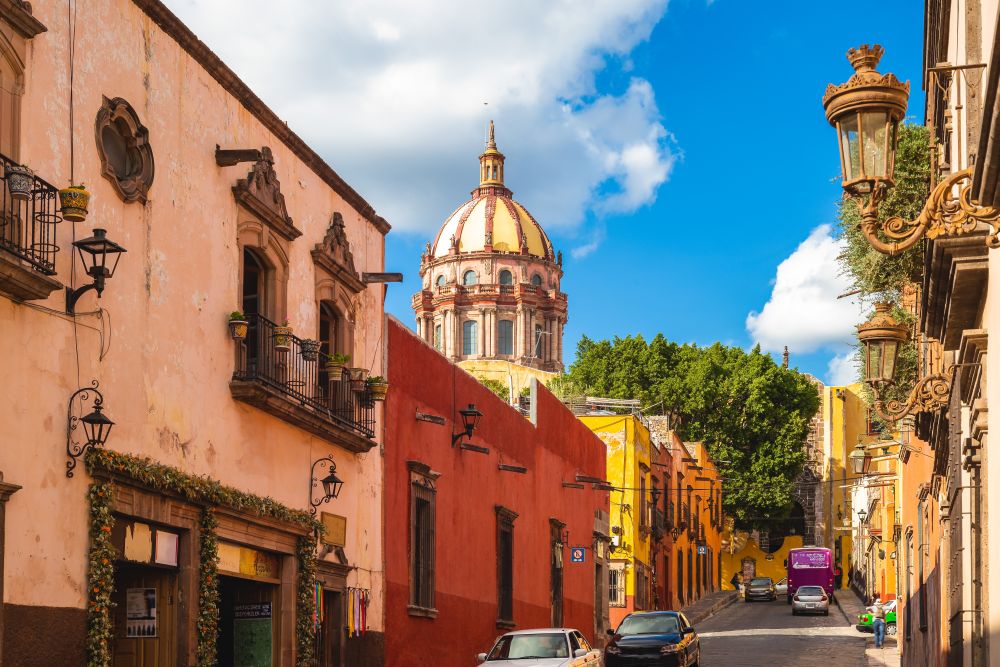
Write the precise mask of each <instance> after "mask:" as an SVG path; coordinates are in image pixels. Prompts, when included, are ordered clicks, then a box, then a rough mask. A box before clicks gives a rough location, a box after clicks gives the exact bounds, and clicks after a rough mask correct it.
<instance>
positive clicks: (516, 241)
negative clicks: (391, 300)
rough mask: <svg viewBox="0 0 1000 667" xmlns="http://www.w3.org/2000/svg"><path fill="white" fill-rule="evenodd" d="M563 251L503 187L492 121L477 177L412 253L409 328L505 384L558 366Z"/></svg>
mask: <svg viewBox="0 0 1000 667" xmlns="http://www.w3.org/2000/svg"><path fill="white" fill-rule="evenodd" d="M562 275H563V272H562V253H561V252H560V253H556V252H555V251H554V250H553V248H552V242H551V241H550V240H549V238H548V236H547V235H546V234H545V230H544V229H542V226H541V225H540V224H538V222H537V221H536V220H535V218H534V217H532V215H531V214H530V213H529V212H528V210H527V209H526V208H525V207H524V206H523V205H521V204H520V203H519V202H517V201H515V200H514V199H513V194H512V193H511V191H510V190H509V189H508V188H507V187H506V186H505V185H504V155H503V153H501V152H500V151H499V150H498V149H497V144H496V139H495V136H494V129H493V123H492V122H490V131H489V140H488V141H487V144H486V149H485V150H484V151H483V153H482V154H481V155H480V156H479V185H478V187H476V188H475V189H474V190H473V191H472V197H471V199H469V200H468V201H466V202H465V203H464V204H462V205H461V206H459V207H458V208H457V209H456V210H455V212H454V213H452V214H451V215H450V216H448V218H447V220H445V222H444V224H443V225H442V226H441V229H440V231H439V232H438V234H437V237H435V239H434V242H433V243H428V244H427V249H426V251H425V252H424V255H423V257H422V259H421V264H420V276H421V278H422V280H423V287H422V289H421V291H420V292H418V293H417V294H415V295H414V297H413V310H414V312H415V313H416V318H417V322H416V325H417V332H418V333H419V335H420V336H421V337H422V338H423V339H424V340H426V341H427V342H428V343H430V344H431V345H433V346H434V347H435V348H436V349H437V350H438V351H439V352H441V353H442V354H444V355H445V356H447V357H449V358H451V359H454V360H457V361H458V362H459V365H461V366H462V367H463V368H465V369H466V370H468V371H469V372H471V373H474V374H476V375H479V376H481V377H486V378H490V379H494V380H497V381H499V382H502V383H503V384H508V382H509V383H510V384H511V385H512V387H513V389H514V391H515V393H516V392H517V391H518V390H519V389H521V388H522V387H525V386H527V385H528V381H529V379H530V378H531V377H536V378H537V379H539V380H540V381H542V382H546V381H548V380H549V379H551V378H552V377H553V376H554V375H555V374H556V373H559V372H561V371H562V369H563V363H562V358H563V349H562V340H563V329H564V327H565V326H566V321H567V314H566V307H567V298H566V294H564V293H563V292H561V291H560V281H561V280H562Z"/></svg>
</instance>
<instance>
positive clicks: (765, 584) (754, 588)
mask: <svg viewBox="0 0 1000 667" xmlns="http://www.w3.org/2000/svg"><path fill="white" fill-rule="evenodd" d="M743 599H744V600H745V601H746V602H750V601H751V600H777V599H778V595H777V593H775V592H774V580H773V579H771V577H754V578H753V579H751V580H750V583H749V584H747V585H746V586H745V587H744V593H743Z"/></svg>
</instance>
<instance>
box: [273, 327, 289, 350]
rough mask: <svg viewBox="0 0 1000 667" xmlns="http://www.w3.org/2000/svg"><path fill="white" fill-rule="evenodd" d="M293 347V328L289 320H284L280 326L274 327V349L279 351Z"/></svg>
mask: <svg viewBox="0 0 1000 667" xmlns="http://www.w3.org/2000/svg"><path fill="white" fill-rule="evenodd" d="M291 347H292V328H291V327H290V326H288V320H284V321H282V323H281V326H280V327H279V326H276V327H274V349H275V350H277V351H278V352H288V350H289V349H291Z"/></svg>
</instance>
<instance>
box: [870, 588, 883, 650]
mask: <svg viewBox="0 0 1000 667" xmlns="http://www.w3.org/2000/svg"><path fill="white" fill-rule="evenodd" d="M870 609H871V613H872V631H873V632H874V633H875V648H882V644H884V643H885V608H884V607H883V606H882V600H880V599H879V598H877V597H876V598H874V599H872V606H871V608H870Z"/></svg>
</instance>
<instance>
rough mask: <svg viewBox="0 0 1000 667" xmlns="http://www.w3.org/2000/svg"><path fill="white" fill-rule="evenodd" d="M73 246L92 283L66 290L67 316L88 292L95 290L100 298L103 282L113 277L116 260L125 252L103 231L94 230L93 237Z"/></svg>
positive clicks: (72, 312) (75, 242)
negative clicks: (109, 260)
mask: <svg viewBox="0 0 1000 667" xmlns="http://www.w3.org/2000/svg"><path fill="white" fill-rule="evenodd" d="M73 246H74V247H75V248H76V249H77V251H78V252H79V254H80V261H81V262H83V267H84V269H85V270H86V272H87V275H88V276H90V277H91V278H93V279H94V282H92V283H91V284H89V285H84V286H83V287H78V288H76V289H73V288H71V287H67V288H66V314H67V315H72V314H74V312H75V308H76V302H77V301H79V300H80V297H81V296H83V295H84V294H85V293H87V292H88V291H90V290H97V296H98V297H100V296H101V293H102V292H103V291H104V281H105V280H107V279H108V278H110V277H111V276H113V275H115V269H116V268H118V260H119V259H121V255H122V253H123V252H127V251H126V250H125V248H123V247H121V246H120V245H118V244H117V243H115V242H114V241H112V240H111V239H109V238H108V237H107V231H105V230H103V229H95V230H94V235H93V236H91V237H89V238H85V239H81V240H79V241H74V242H73ZM109 257H111V258H113V259H114V261H113V262H111V266H110V267H109V266H108V259H109Z"/></svg>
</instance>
